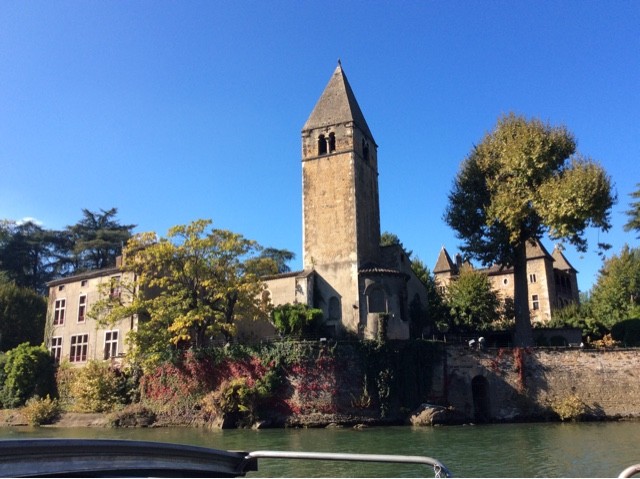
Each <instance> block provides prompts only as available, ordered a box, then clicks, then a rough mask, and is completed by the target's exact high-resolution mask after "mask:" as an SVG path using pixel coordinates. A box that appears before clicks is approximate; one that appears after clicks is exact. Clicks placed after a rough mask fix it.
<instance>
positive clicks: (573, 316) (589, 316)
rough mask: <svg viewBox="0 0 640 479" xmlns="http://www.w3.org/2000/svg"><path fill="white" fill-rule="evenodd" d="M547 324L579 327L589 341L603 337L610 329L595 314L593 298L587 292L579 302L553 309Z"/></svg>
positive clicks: (554, 326)
mask: <svg viewBox="0 0 640 479" xmlns="http://www.w3.org/2000/svg"><path fill="white" fill-rule="evenodd" d="M547 326H548V327H550V328H564V327H571V328H579V329H581V330H582V336H583V337H584V338H585V339H587V341H591V340H594V339H601V338H602V337H603V336H604V334H606V333H607V331H608V328H607V327H606V326H605V325H604V324H603V323H602V322H601V321H599V320H598V318H596V317H595V316H594V314H593V308H592V304H591V299H590V297H588V296H587V295H586V294H583V295H581V298H580V302H579V303H571V304H569V305H567V306H565V307H564V308H560V309H555V310H553V311H552V312H551V320H550V321H549V322H548V323H547Z"/></svg>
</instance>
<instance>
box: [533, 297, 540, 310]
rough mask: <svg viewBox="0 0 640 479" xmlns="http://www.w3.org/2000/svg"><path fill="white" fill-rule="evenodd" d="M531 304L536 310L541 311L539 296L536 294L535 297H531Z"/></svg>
mask: <svg viewBox="0 0 640 479" xmlns="http://www.w3.org/2000/svg"><path fill="white" fill-rule="evenodd" d="M531 303H532V306H533V309H534V310H538V309H540V301H539V300H538V295H537V294H534V295H533V296H531Z"/></svg>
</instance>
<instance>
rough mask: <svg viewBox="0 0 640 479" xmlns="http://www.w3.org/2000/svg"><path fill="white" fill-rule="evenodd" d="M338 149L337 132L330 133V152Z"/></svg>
mask: <svg viewBox="0 0 640 479" xmlns="http://www.w3.org/2000/svg"><path fill="white" fill-rule="evenodd" d="M334 151H336V135H335V133H329V153H333V152H334Z"/></svg>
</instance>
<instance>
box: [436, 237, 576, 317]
mask: <svg viewBox="0 0 640 479" xmlns="http://www.w3.org/2000/svg"><path fill="white" fill-rule="evenodd" d="M467 264H468V265H469V266H471V265H470V264H469V263H467ZM462 265H463V262H462V260H461V257H460V255H456V259H455V261H453V260H452V259H451V257H450V256H449V253H448V252H447V250H446V249H445V248H444V247H443V248H442V249H441V250H440V254H439V255H438V259H437V261H436V265H435V267H434V269H433V274H434V276H435V279H436V282H437V283H438V285H439V287H440V288H442V290H446V288H447V286H448V285H449V283H451V281H455V278H456V277H457V276H458V275H459V273H460V268H461V267H462ZM480 271H482V272H483V273H485V274H486V275H487V276H488V278H489V281H490V282H491V285H492V287H493V289H494V290H495V291H496V292H497V293H498V296H499V297H500V298H501V299H502V300H505V299H506V298H511V299H513V285H514V281H513V268H507V267H503V266H500V265H493V266H491V267H489V268H483V269H480ZM577 273H578V272H577V271H576V270H575V268H574V267H573V266H571V264H570V263H569V261H568V260H567V258H566V257H565V256H564V254H562V251H560V249H559V248H558V247H555V248H554V250H553V253H551V254H549V252H548V251H547V249H546V248H545V247H544V246H543V245H542V243H540V242H535V243H527V278H528V292H529V310H530V314H531V321H532V322H534V323H546V322H548V321H549V320H550V319H551V313H552V312H553V311H554V310H556V309H560V308H563V307H564V306H567V305H569V304H571V303H578V301H579V291H578V279H577Z"/></svg>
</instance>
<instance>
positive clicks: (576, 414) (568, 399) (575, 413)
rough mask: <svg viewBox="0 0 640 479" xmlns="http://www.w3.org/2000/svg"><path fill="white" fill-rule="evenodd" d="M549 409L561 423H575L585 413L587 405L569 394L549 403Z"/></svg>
mask: <svg viewBox="0 0 640 479" xmlns="http://www.w3.org/2000/svg"><path fill="white" fill-rule="evenodd" d="M551 409H553V412H555V413H556V414H557V415H558V416H559V417H560V420H561V421H577V420H579V419H581V418H582V417H584V415H585V414H586V413H587V410H588V408H587V405H586V404H585V403H584V402H582V399H580V398H579V397H578V396H576V395H575V394H570V395H569V396H565V397H562V398H559V399H556V400H554V401H553V402H552V403H551Z"/></svg>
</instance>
